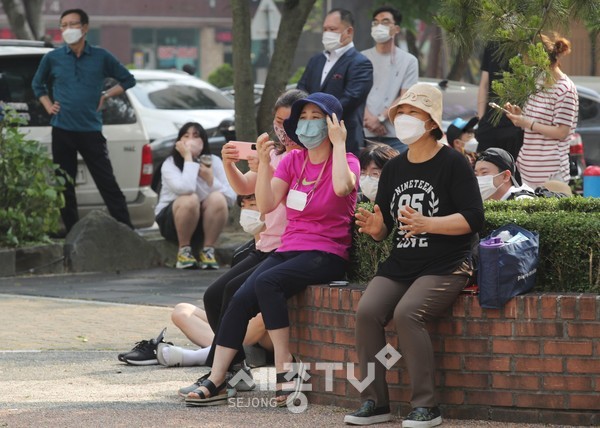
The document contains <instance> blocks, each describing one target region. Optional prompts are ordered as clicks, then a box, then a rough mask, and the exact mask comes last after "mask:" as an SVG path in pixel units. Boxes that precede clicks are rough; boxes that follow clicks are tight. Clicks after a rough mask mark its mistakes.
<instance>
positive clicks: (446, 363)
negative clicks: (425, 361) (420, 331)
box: [436, 354, 461, 370]
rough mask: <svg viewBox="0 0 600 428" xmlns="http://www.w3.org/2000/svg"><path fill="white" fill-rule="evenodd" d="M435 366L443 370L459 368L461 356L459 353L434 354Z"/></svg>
mask: <svg viewBox="0 0 600 428" xmlns="http://www.w3.org/2000/svg"><path fill="white" fill-rule="evenodd" d="M436 357H437V358H436V367H437V368H439V369H445V370H459V369H460V360H461V356H459V355H447V354H441V355H439V354H437V355H436Z"/></svg>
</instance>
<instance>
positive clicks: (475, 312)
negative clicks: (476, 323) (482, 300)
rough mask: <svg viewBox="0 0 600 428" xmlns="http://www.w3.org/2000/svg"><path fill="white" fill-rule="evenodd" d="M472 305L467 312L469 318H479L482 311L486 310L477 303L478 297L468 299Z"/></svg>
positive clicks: (481, 315)
mask: <svg viewBox="0 0 600 428" xmlns="http://www.w3.org/2000/svg"><path fill="white" fill-rule="evenodd" d="M470 301H471V303H472V305H471V308H470V309H471V310H470V313H469V316H470V318H471V319H479V318H482V317H483V312H484V310H485V311H487V309H483V308H482V307H481V306H480V305H479V299H475V298H473V299H471V300H470Z"/></svg>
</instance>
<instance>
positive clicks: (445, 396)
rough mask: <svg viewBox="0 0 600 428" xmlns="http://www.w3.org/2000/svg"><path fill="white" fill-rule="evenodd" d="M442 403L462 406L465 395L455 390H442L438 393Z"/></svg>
mask: <svg viewBox="0 0 600 428" xmlns="http://www.w3.org/2000/svg"><path fill="white" fill-rule="evenodd" d="M439 396H440V398H441V401H442V403H444V404H464V402H465V393H464V391H459V390H456V389H443V390H441V391H440V392H439Z"/></svg>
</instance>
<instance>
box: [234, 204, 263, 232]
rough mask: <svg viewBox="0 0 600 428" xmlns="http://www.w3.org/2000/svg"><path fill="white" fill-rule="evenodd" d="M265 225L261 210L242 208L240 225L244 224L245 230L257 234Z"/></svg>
mask: <svg viewBox="0 0 600 428" xmlns="http://www.w3.org/2000/svg"><path fill="white" fill-rule="evenodd" d="M264 225H265V222H264V221H262V220H261V219H260V211H255V210H249V209H247V208H242V210H241V211H240V226H242V229H244V232H246V233H249V234H250V235H256V234H257V233H258V232H260V230H261V229H262V228H263V226H264Z"/></svg>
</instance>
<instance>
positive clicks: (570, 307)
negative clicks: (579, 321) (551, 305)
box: [559, 296, 577, 319]
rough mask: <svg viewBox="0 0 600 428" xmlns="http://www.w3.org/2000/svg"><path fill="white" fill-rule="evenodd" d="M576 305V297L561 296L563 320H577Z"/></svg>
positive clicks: (561, 315)
mask: <svg viewBox="0 0 600 428" xmlns="http://www.w3.org/2000/svg"><path fill="white" fill-rule="evenodd" d="M576 303H577V300H576V297H575V296H561V297H560V302H559V307H560V317H561V318H562V319H575V317H576V316H577V309H576V306H577V305H576Z"/></svg>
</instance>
